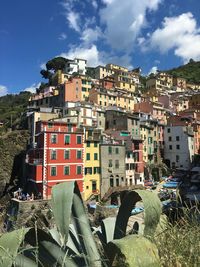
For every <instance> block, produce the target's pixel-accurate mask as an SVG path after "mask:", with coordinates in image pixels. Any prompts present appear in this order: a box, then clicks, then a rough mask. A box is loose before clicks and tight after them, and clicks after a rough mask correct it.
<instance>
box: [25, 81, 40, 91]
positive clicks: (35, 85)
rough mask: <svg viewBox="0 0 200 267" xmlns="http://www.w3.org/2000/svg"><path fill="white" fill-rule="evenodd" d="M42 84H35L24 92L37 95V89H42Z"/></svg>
mask: <svg viewBox="0 0 200 267" xmlns="http://www.w3.org/2000/svg"><path fill="white" fill-rule="evenodd" d="M40 84H41V83H38V84H36V83H33V84H32V85H31V86H30V87H27V88H25V89H24V90H23V91H26V92H30V93H33V94H34V93H35V92H36V89H37V88H39V87H40Z"/></svg>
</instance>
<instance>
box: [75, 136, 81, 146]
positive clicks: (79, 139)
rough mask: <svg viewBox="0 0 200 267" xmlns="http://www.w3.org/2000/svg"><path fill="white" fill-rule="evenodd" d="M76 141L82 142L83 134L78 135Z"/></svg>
mask: <svg viewBox="0 0 200 267" xmlns="http://www.w3.org/2000/svg"><path fill="white" fill-rule="evenodd" d="M76 143H77V144H82V136H81V135H77V136H76Z"/></svg>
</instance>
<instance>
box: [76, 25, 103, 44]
mask: <svg viewBox="0 0 200 267" xmlns="http://www.w3.org/2000/svg"><path fill="white" fill-rule="evenodd" d="M100 36H102V32H101V29H100V28H99V27H96V28H95V29H92V28H86V29H85V30H84V31H83V33H82V36H81V40H82V41H83V42H84V43H86V44H91V43H93V42H96V41H97V40H98V38H99V37H100Z"/></svg>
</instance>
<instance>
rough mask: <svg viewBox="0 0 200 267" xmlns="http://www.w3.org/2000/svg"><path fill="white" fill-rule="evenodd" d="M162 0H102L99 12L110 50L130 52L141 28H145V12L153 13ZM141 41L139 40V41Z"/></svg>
mask: <svg viewBox="0 0 200 267" xmlns="http://www.w3.org/2000/svg"><path fill="white" fill-rule="evenodd" d="M161 2H162V0H135V1H133V0H126V1H123V3H122V1H121V0H103V3H104V4H105V7H104V8H102V10H101V11H100V19H101V22H102V23H103V24H104V25H105V35H106V38H107V41H108V43H109V44H110V45H111V47H112V48H114V49H118V50H124V49H126V50H127V52H130V51H131V49H132V48H133V45H134V43H135V41H136V40H137V38H138V36H139V34H140V32H141V30H142V28H144V27H145V26H147V21H146V13H147V11H155V10H157V8H158V5H159V4H160V3H161ZM140 41H141V39H140Z"/></svg>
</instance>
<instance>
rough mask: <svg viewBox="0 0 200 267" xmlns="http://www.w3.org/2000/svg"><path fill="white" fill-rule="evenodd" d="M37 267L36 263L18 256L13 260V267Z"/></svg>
mask: <svg viewBox="0 0 200 267" xmlns="http://www.w3.org/2000/svg"><path fill="white" fill-rule="evenodd" d="M27 266H28V267H38V265H37V263H36V262H35V261H33V260H31V259H29V258H28V257H26V256H24V255H22V254H18V255H17V257H16V259H15V267H27Z"/></svg>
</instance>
